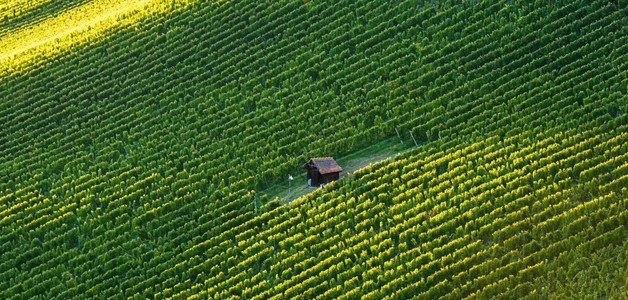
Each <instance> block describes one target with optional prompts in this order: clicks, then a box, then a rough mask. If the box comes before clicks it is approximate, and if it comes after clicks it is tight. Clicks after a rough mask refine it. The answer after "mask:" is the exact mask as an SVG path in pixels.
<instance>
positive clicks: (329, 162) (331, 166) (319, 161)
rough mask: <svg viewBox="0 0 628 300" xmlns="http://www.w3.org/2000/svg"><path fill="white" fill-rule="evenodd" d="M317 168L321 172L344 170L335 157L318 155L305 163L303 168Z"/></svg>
mask: <svg viewBox="0 0 628 300" xmlns="http://www.w3.org/2000/svg"><path fill="white" fill-rule="evenodd" d="M312 167H314V168H317V169H318V172H320V173H321V174H323V175H325V174H329V173H336V172H340V171H342V168H341V167H340V166H339V165H338V164H337V163H336V161H335V160H334V158H333V157H316V158H312V159H310V161H309V162H307V163H306V164H304V165H303V169H309V168H312Z"/></svg>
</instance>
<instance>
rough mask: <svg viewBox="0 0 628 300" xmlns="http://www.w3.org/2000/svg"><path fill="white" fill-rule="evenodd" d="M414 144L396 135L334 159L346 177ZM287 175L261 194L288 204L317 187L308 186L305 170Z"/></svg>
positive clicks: (342, 174) (341, 176)
mask: <svg viewBox="0 0 628 300" xmlns="http://www.w3.org/2000/svg"><path fill="white" fill-rule="evenodd" d="M412 146H414V144H413V143H412V141H410V143H408V141H405V142H404V143H403V144H402V143H401V142H400V141H399V138H398V137H396V136H394V137H391V138H387V139H383V140H380V141H378V142H376V143H374V144H371V145H369V146H367V147H365V148H362V149H360V150H358V151H355V152H352V153H348V154H346V155H342V156H338V157H334V159H335V160H336V162H338V164H339V165H340V166H341V167H342V172H340V178H344V177H346V176H347V174H348V173H353V172H355V171H357V170H359V169H362V168H364V167H366V166H368V165H370V164H373V163H376V162H378V161H381V160H384V159H386V158H388V157H393V156H394V155H395V154H397V153H400V152H402V151H404V150H407V149H409V148H411V147H412ZM303 163H305V162H303ZM288 175H292V177H293V178H294V179H293V180H292V182H290V181H289V180H288ZM285 177H286V178H285V179H282V180H280V181H277V182H275V183H274V184H272V185H271V186H269V187H268V188H267V189H264V190H262V191H261V194H262V195H264V194H265V195H267V196H268V199H275V198H276V197H278V198H279V199H281V200H283V201H284V202H285V203H286V204H288V203H290V202H292V200H294V199H296V198H299V197H301V196H303V195H305V194H308V193H310V192H313V191H315V190H316V188H312V187H307V186H306V184H305V181H306V172H305V170H299V171H298V174H286V176H285Z"/></svg>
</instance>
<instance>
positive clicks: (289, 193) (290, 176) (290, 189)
mask: <svg viewBox="0 0 628 300" xmlns="http://www.w3.org/2000/svg"><path fill="white" fill-rule="evenodd" d="M292 179H294V178H293V177H292V175H290V174H288V199H290V196H292Z"/></svg>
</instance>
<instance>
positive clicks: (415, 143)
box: [410, 130, 419, 147]
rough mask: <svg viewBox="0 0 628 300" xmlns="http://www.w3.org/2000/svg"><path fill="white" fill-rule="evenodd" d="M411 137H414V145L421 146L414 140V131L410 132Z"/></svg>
mask: <svg viewBox="0 0 628 300" xmlns="http://www.w3.org/2000/svg"><path fill="white" fill-rule="evenodd" d="M410 137H412V140H413V141H414V145H415V146H417V147H418V146H419V144H417V142H416V140H415V139H414V135H413V134H412V130H410Z"/></svg>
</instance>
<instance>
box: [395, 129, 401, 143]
mask: <svg viewBox="0 0 628 300" xmlns="http://www.w3.org/2000/svg"><path fill="white" fill-rule="evenodd" d="M395 132H396V133H397V137H398V138H399V140H400V141H401V143H402V144H403V140H402V139H401V136H400V135H399V131H398V130H397V128H395Z"/></svg>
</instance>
